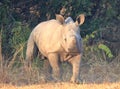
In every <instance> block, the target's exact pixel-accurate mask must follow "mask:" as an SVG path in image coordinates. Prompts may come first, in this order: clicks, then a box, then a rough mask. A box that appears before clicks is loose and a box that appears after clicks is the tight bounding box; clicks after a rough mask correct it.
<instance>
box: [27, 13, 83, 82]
mask: <svg viewBox="0 0 120 89" xmlns="http://www.w3.org/2000/svg"><path fill="white" fill-rule="evenodd" d="M84 19H85V17H84V15H83V14H82V15H79V16H78V17H77V21H76V22H74V21H73V20H72V18H71V17H69V18H67V19H66V20H64V18H63V17H62V16H61V15H56V20H54V19H53V20H49V21H45V22H42V23H40V24H38V25H37V26H36V27H35V28H34V29H33V31H32V32H31V34H30V37H29V39H28V43H27V50H26V61H27V63H30V61H31V59H33V55H34V53H35V51H36V49H37V48H38V50H39V52H40V53H41V54H42V55H43V56H45V57H46V58H47V59H48V61H47V62H46V63H45V67H46V70H48V69H50V68H52V73H53V76H54V79H56V80H57V79H58V78H60V77H61V68H60V66H61V65H60V64H61V62H64V61H67V62H69V63H70V64H71V65H72V70H73V71H72V72H73V74H72V77H71V80H70V81H71V82H73V83H79V76H80V74H79V73H80V61H81V55H82V38H81V36H80V28H79V26H80V25H81V24H83V23H84ZM46 64H47V65H46ZM46 73H50V70H48V72H46Z"/></svg>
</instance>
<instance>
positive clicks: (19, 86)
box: [0, 57, 120, 89]
mask: <svg viewBox="0 0 120 89" xmlns="http://www.w3.org/2000/svg"><path fill="white" fill-rule="evenodd" d="M83 59H84V58H83ZM18 64H19V63H18ZM18 64H16V65H17V66H14V67H10V66H9V67H8V66H7V62H4V63H1V65H0V89H68V88H69V89H120V60H119V57H118V59H115V60H113V61H112V62H109V63H108V62H107V61H105V60H97V59H94V58H93V59H89V60H87V61H86V60H83V61H82V62H81V72H80V73H81V78H82V80H83V83H82V84H72V83H68V82H67V81H69V79H70V77H71V66H70V65H69V64H67V63H63V82H61V83H60V82H59V83H53V82H52V81H50V82H48V83H44V82H43V81H44V78H43V77H44V76H43V75H44V70H43V69H42V68H38V66H35V65H36V64H34V65H33V67H32V69H31V70H30V71H26V70H25V69H24V67H23V65H22V66H20V65H18Z"/></svg>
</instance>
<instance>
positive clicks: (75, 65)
mask: <svg viewBox="0 0 120 89" xmlns="http://www.w3.org/2000/svg"><path fill="white" fill-rule="evenodd" d="M80 61H81V55H76V56H74V57H73V58H71V59H70V61H69V62H70V63H71V64H72V70H73V75H72V77H71V80H70V82H72V83H80V82H81V80H80Z"/></svg>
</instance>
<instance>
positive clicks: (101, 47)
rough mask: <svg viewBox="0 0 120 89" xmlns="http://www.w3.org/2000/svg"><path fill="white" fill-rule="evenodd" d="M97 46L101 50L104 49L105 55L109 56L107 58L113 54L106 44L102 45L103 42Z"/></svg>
mask: <svg viewBox="0 0 120 89" xmlns="http://www.w3.org/2000/svg"><path fill="white" fill-rule="evenodd" d="M98 48H99V49H102V50H103V51H105V53H106V55H107V56H108V57H109V58H112V57H113V54H112V52H111V50H110V49H109V47H108V46H106V45H104V44H99V45H98Z"/></svg>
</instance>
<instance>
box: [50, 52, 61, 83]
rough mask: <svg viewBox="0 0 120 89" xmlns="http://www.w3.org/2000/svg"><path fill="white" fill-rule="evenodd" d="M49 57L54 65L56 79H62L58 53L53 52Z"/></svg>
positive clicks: (52, 65) (53, 70)
mask: <svg viewBox="0 0 120 89" xmlns="http://www.w3.org/2000/svg"><path fill="white" fill-rule="evenodd" d="M48 59H49V62H50V65H51V67H52V72H53V77H54V79H55V81H60V77H61V69H60V61H59V56H58V54H56V53H51V54H49V55H48Z"/></svg>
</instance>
